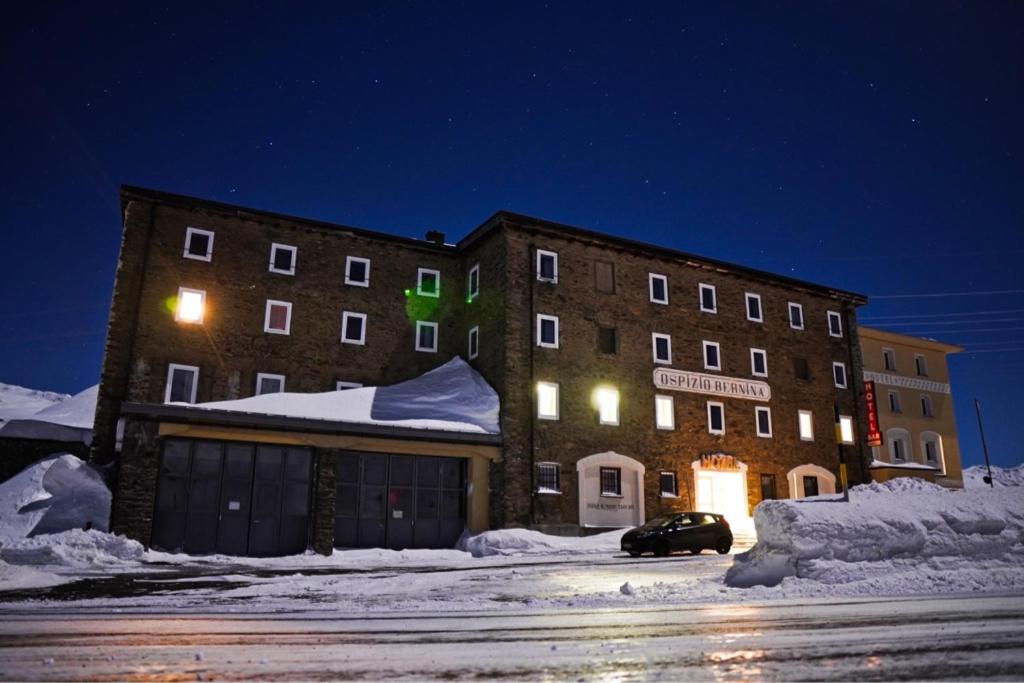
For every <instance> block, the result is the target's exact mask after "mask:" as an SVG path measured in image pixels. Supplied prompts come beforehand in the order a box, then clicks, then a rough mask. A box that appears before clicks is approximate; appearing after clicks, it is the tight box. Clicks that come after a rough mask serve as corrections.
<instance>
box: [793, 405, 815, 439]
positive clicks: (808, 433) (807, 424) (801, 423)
mask: <svg viewBox="0 0 1024 683" xmlns="http://www.w3.org/2000/svg"><path fill="white" fill-rule="evenodd" d="M797 427H798V428H799V432H800V440H801V441H814V413H812V412H811V411H809V410H800V411H798V412H797Z"/></svg>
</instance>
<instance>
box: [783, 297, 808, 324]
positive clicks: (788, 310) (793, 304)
mask: <svg viewBox="0 0 1024 683" xmlns="http://www.w3.org/2000/svg"><path fill="white" fill-rule="evenodd" d="M794 308H795V309H796V310H798V311H800V324H799V325H794V324H793V309H794ZM786 314H787V315H788V316H789V326H790V328H792V329H794V330H802V329H804V305H803V304H798V303H797V302H795V301H790V302H789V304H788V305H787V306H786Z"/></svg>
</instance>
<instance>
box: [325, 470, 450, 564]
mask: <svg viewBox="0 0 1024 683" xmlns="http://www.w3.org/2000/svg"><path fill="white" fill-rule="evenodd" d="M336 478H337V488H336V492H335V493H336V495H335V519H334V545H335V547H338V548H393V549H395V550H401V549H403V548H451V547H452V546H454V545H455V542H456V541H458V540H459V536H460V535H462V531H463V529H465V527H466V461H465V460H464V459H462V458H446V457H437V456H426V455H387V454H382V453H353V452H349V453H343V454H341V456H340V457H339V460H338V467H337V471H336Z"/></svg>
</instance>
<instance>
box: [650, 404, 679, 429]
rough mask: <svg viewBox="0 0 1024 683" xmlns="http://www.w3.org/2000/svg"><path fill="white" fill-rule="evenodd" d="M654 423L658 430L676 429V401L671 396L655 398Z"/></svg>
mask: <svg viewBox="0 0 1024 683" xmlns="http://www.w3.org/2000/svg"><path fill="white" fill-rule="evenodd" d="M654 421H655V424H656V425H657V427H658V429H675V428H676V410H675V400H674V399H673V398H672V397H671V396H655V397H654Z"/></svg>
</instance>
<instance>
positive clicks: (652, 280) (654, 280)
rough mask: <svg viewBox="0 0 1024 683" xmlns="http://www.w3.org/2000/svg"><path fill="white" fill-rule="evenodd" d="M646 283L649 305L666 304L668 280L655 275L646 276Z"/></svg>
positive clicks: (662, 276)
mask: <svg viewBox="0 0 1024 683" xmlns="http://www.w3.org/2000/svg"><path fill="white" fill-rule="evenodd" d="M647 283H648V286H649V288H650V298H651V303H655V304H667V303H668V278H667V277H666V276H664V275H658V274H657V273H648V274H647Z"/></svg>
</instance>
